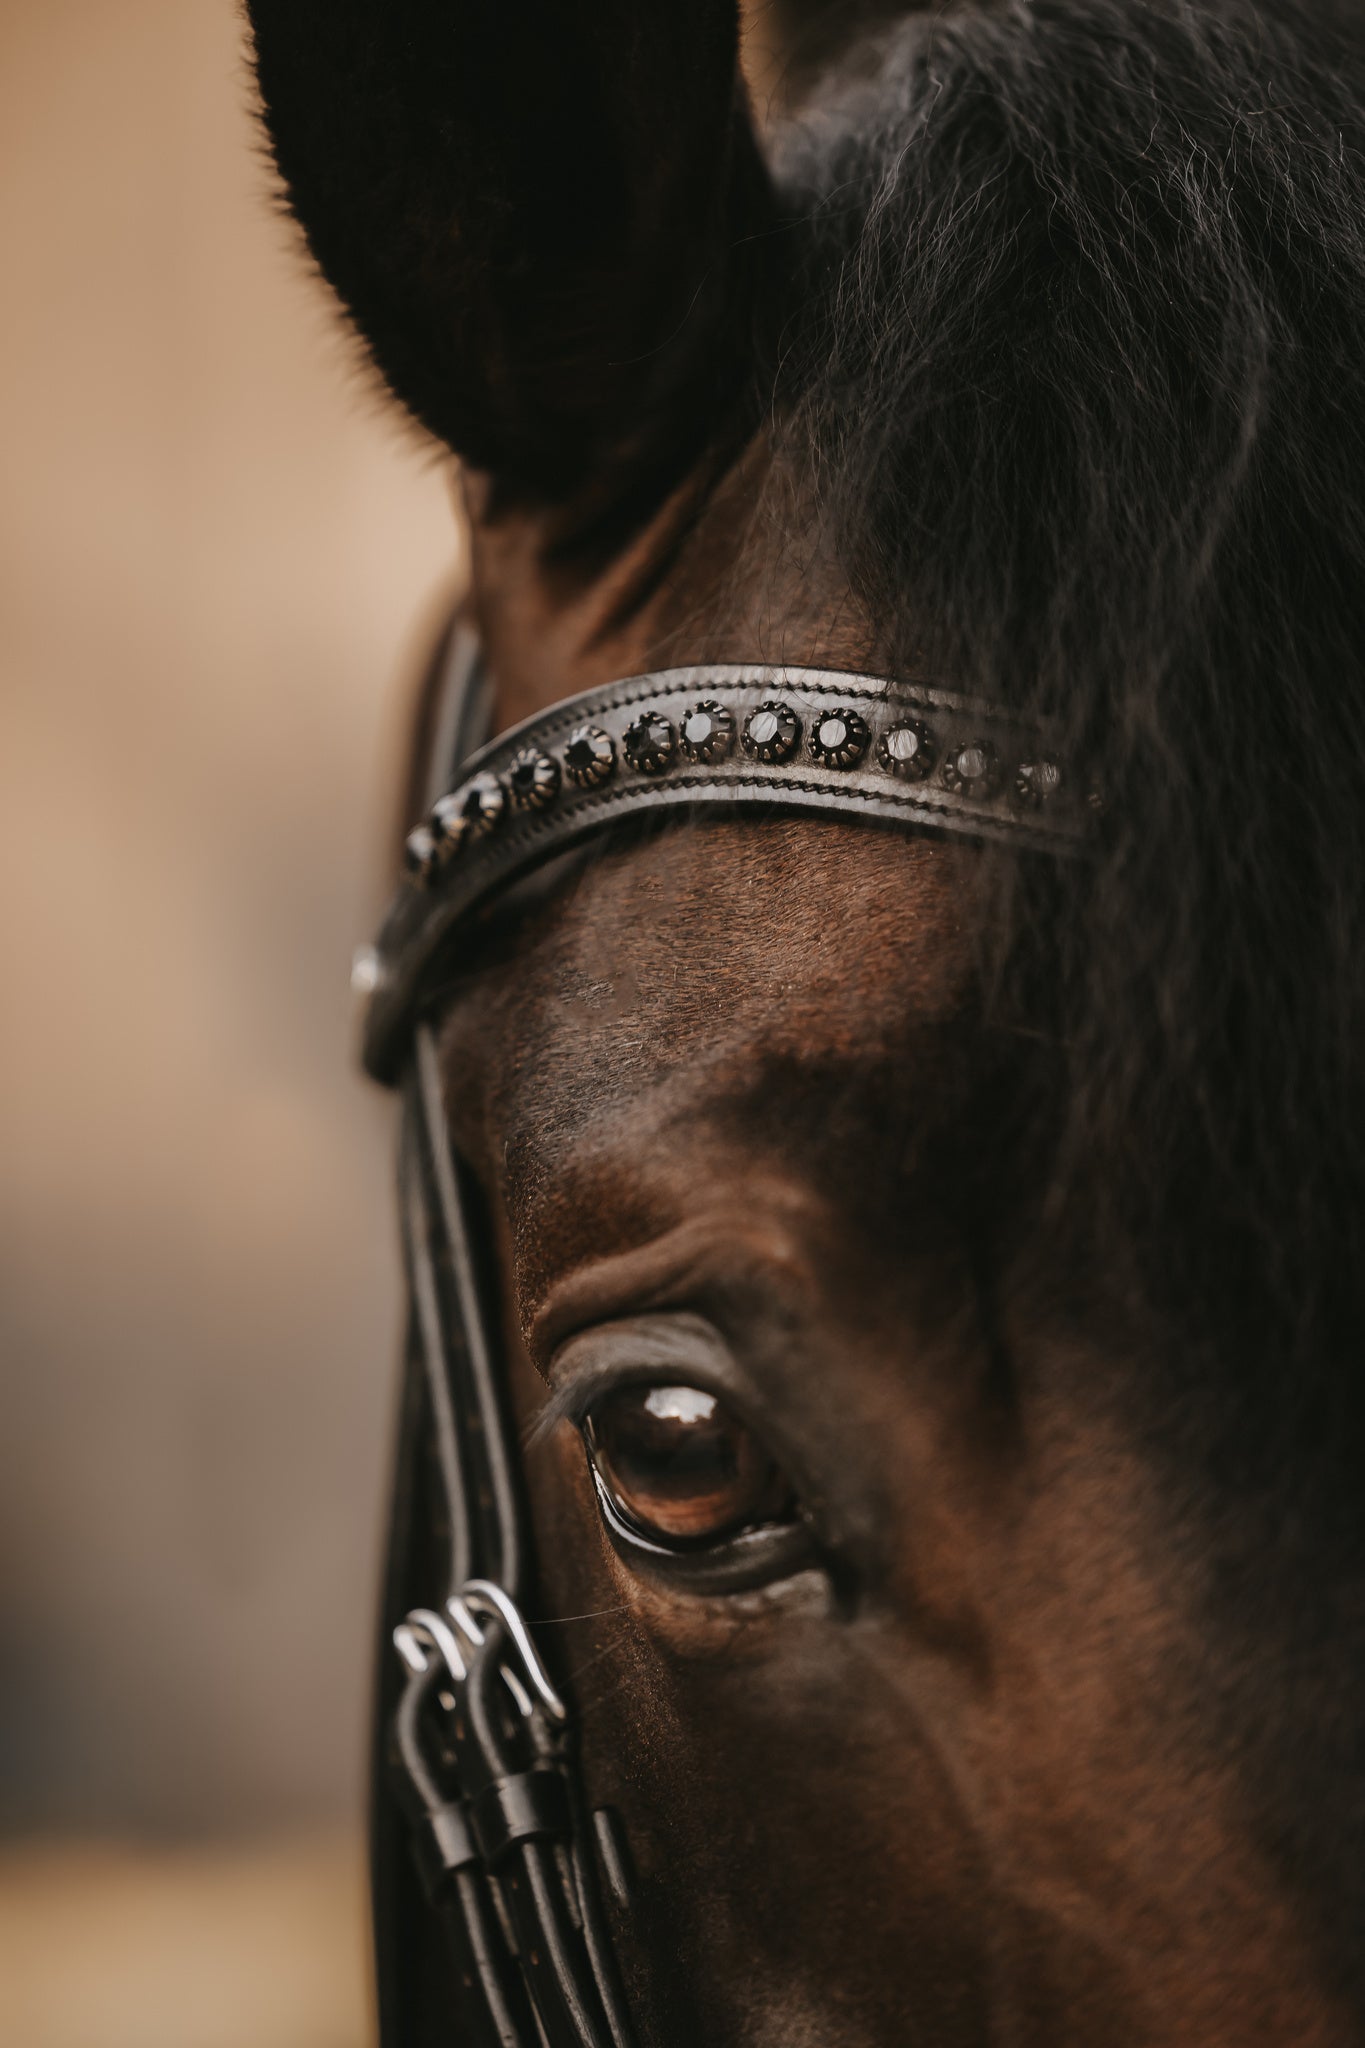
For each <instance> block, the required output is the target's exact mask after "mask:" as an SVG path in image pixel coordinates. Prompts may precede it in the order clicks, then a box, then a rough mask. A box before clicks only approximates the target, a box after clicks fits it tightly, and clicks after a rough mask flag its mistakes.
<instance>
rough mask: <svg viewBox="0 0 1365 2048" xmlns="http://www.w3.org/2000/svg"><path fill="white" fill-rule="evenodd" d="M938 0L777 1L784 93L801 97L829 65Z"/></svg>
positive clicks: (772, 25)
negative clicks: (864, 41) (880, 31)
mask: <svg viewBox="0 0 1365 2048" xmlns="http://www.w3.org/2000/svg"><path fill="white" fill-rule="evenodd" d="M934 4H935V0H772V7H771V10H770V16H769V25H768V34H769V37H770V39H771V42H772V44H773V49H774V53H775V56H776V58H777V61H778V68H779V75H780V77H781V81H782V89H783V95H784V97H785V98H786V99H787V100H789V101H798V100H799V99H800V98H801V96H802V94H803V93H804V92H805V91H806V90H808V88H809V87H810V86H811V85H812V84H813V83H814V82H815V81H816V79H818V77H819V75H820V73H821V72H822V71H823V70H824V69H825V68H826V66H827V65H830V64H836V63H838V61H839V60H840V58H842V57H843V56H845V55H846V53H847V52H848V51H849V50H851V49H853V48H854V47H855V46H856V45H857V44H858V43H859V42H861V41H862V40H863V39H864V38H865V37H866V36H868V35H869V34H875V33H876V32H877V30H879V29H884V28H889V27H890V26H891V24H892V23H893V22H896V21H900V20H902V19H903V18H904V17H905V16H906V15H908V14H922V13H924V12H926V11H927V10H928V9H929V8H930V7H932V6H933V5H934Z"/></svg>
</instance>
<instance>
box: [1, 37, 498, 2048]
mask: <svg viewBox="0 0 1365 2048" xmlns="http://www.w3.org/2000/svg"><path fill="white" fill-rule="evenodd" d="M246 105H247V94H246V89H245V84H244V78H243V68H242V57H241V31H240V27H239V24H238V21H237V19H236V14H235V10H234V7H233V6H232V5H231V0H3V4H0V247H2V249H3V268H2V269H0V276H2V277H3V284H2V285H0V450H2V451H3V454H2V456H0V931H2V932H3V954H0V959H2V961H3V982H2V983H0V991H2V992H0V1019H2V1021H0V1058H2V1060H3V1065H2V1066H0V1072H3V1077H4V1078H3V1083H0V1094H2V1100H0V1225H2V1228H0V1262H2V1265H0V1345H2V1347H3V1349H2V1351H0V1358H2V1360H3V1367H2V1369H3V1387H4V1424H3V1430H0V1819H2V1820H3V1825H4V1829H5V1832H6V1834H7V1836H8V1847H7V1848H5V1849H4V1852H3V1855H0V2040H3V2041H5V2042H6V2043H13V2044H14V2048H58V2044H60V2048H123V2044H124V2043H127V2044H128V2048H162V2044H163V2043H164V2044H165V2048H220V2044H222V2048H227V2044H228V2043H240V2044H242V2048H247V2044H250V2048H273V2044H274V2043H275V2042H277V2041H278V2042H279V2043H280V2044H281V2048H283V2044H284V2043H286V2042H287V2043H288V2044H289V2048H310V2044H313V2043H316V2048H350V2044H351V2043H353V2042H356V2041H359V2040H360V2039H361V2038H363V2028H364V2008H363V1989H362V1978H361V1966H360V1961H359V1957H360V1942H359V1903H358V1873H357V1866H356V1860H355V1855H354V1849H353V1841H354V1835H355V1829H356V1821H357V1815H358V1811H359V1797H360V1773H361V1748H362V1724H363V1716H364V1703H365V1686H366V1675H365V1674H366V1666H367V1661H368V1656H369V1628H370V1616H371V1606H372V1597H373V1588H374V1578H375V1555H376V1521H377V1514H378V1500H379V1489H380V1484H381V1468H382V1464H383V1459H384V1454H385V1442H386V1436H387V1429H388V1408H389V1383H390V1362H391V1359H392V1355H393V1347H394V1338H395V1332H396V1324H397V1292H396V1273H395V1258H394V1248H393V1233H392V1224H391V1218H390V1210H389V1205H388V1200H387V1194H388V1150H389V1142H390V1131H389V1121H388V1114H387V1107H386V1105H385V1104H384V1103H383V1102H382V1101H381V1100H380V1099H378V1097H376V1096H372V1095H370V1094H369V1093H367V1092H366V1091H365V1090H364V1089H363V1088H362V1086H361V1084H360V1083H359V1082H358V1081H357V1080H356V1079H354V1077H353V1074H352V1069H351V1046H350V1010H349V999H348V994H347V969H348V961H349V955H350V951H351V948H352V946H353V945H354V944H355V942H356V941H357V940H358V939H360V938H362V937H363V936H364V934H365V932H366V930H367V928H368V926H369V924H370V922H371V919H372V917H373V915H374V913H375V911H376V909H377V908H378V906H379V903H380V900H381V895H382V885H381V866H382V860H381V845H382V840H383V835H384V831H385V827H386V822H387V820H386V804H387V801H388V797H389V794H390V790H391V786H392V773H393V765H394V758H395V751H396V745H397V735H398V730H399V725H400V722H401V721H400V718H399V715H398V714H399V708H400V695H401V688H402V686H403V685H405V684H406V682H407V681H408V680H409V679H410V676H411V672H412V669H413V666H414V663H415V660H416V658H417V654H418V650H419V648H420V645H421V643H422V640H423V637H424V635H425V634H426V633H427V632H428V631H429V630H430V625H431V622H432V619H433V617H434V614H435V609H436V607H437V605H438V603H439V599H440V593H441V591H442V590H443V588H447V587H448V586H449V584H450V582H451V580H452V579H453V577H454V576H455V574H456V573H457V570H458V564H457V562H456V559H455V549H456V540H455V533H454V525H453V521H452V518H451V516H450V511H449V502H448V484H447V479H446V478H445V476H444V474H443V472H442V469H441V467H440V466H439V464H438V463H437V462H436V460H435V457H434V455H433V454H432V453H431V452H430V451H429V450H428V449H426V448H424V447H423V446H422V445H421V444H420V443H419V442H418V441H417V439H416V437H415V436H412V435H407V436H405V435H404V433H403V432H402V431H401V430H400V429H399V428H398V427H397V426H396V425H395V424H394V422H393V421H392V420H391V419H390V418H388V417H387V416H386V415H385V414H384V413H383V412H382V411H381V409H380V408H379V406H378V405H377V404H376V403H375V402H374V401H373V399H372V398H371V397H370V396H369V394H368V392H367V390H366V387H365V385H364V383H363V381H362V380H361V379H360V377H359V376H358V375H357V373H356V371H355V369H354V366H353V359H352V357H351V354H350V351H349V349H348V347H347V346H346V345H345V343H344V342H343V341H342V340H341V339H340V337H339V334H338V331H337V328H336V326H335V324H334V322H333V320H332V316H331V315H330V313H329V312H328V311H327V309H326V307H325V305H324V303H323V301H322V299H321V295H320V294H319V293H318V291H317V290H316V288H315V287H314V286H312V285H311V284H310V282H309V281H308V280H307V278H306V276H305V274H304V272H303V268H302V265H301V263H300V261H299V258H298V252H297V249H296V247H295V245H294V242H293V239H292V236H291V234H290V232H289V231H288V229H287V228H286V227H285V226H284V224H283V223H282V222H281V221H280V220H279V219H278V218H277V217H276V216H275V215H274V213H273V211H272V207H271V203H270V201H269V199H268V198H267V196H266V195H267V181H266V178H265V174H264V169H263V166H262V163H261V161H260V154H259V150H258V148H257V146H256V144H255V141H254V138H253V136H252V133H251V125H250V120H249V117H248V114H247V111H246ZM35 1843H38V1844H40V1845H41V1846H40V1847H35ZM97 1843H104V1844H107V1845H112V1846H106V1847H103V1848H93V1847H91V1846H90V1845H91V1844H97Z"/></svg>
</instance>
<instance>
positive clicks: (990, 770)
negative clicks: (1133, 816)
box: [364, 656, 1092, 1081]
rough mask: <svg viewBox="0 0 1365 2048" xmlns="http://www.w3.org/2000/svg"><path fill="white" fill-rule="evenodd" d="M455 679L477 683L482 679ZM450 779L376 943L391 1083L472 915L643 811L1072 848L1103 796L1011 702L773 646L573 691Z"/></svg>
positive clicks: (380, 1059)
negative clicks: (797, 819) (822, 821)
mask: <svg viewBox="0 0 1365 2048" xmlns="http://www.w3.org/2000/svg"><path fill="white" fill-rule="evenodd" d="M464 658H466V659H469V658H470V657H468V656H466V657H464ZM456 694H457V695H459V696H460V697H461V698H462V699H465V698H468V696H469V695H470V694H471V685H470V684H469V682H468V681H467V682H466V687H465V689H464V690H462V691H460V692H457V693H456ZM438 774H439V770H438ZM440 787H441V789H442V790H443V791H444V795H438V796H437V798H436V800H435V802H434V803H433V807H432V810H431V813H430V814H429V816H428V818H427V820H426V821H425V823H424V824H423V825H421V826H419V827H418V829H417V830H416V831H415V832H414V833H413V834H412V835H411V837H410V839H409V842H408V846H409V863H410V873H409V877H408V879H407V880H406V881H405V882H404V884H403V885H402V887H401V888H400V891H399V894H398V897H397V900H396V901H395V903H394V904H393V907H392V908H391V910H390V912H389V915H388V917H387V919H386V920H385V923H384V926H383V929H382V931H381V932H380V935H379V939H378V942H377V944H376V946H375V947H374V948H373V950H372V951H371V953H370V954H369V955H368V956H367V966H366V980H367V984H368V987H367V993H368V995H369V1006H368V1013H367V1017H366V1022H365V1034H364V1058H365V1064H366V1066H367V1068H368V1069H369V1071H370V1073H371V1074H373V1075H374V1076H375V1077H376V1078H377V1079H379V1080H385V1081H392V1080H393V1079H394V1078H395V1077H396V1075H397V1073H398V1071H399V1068H400V1065H401V1062H402V1057H403V1053H404V1051H405V1048H406V1043H407V1040H408V1038H409V1035H410V1031H411V1026H412V1023H413V1022H414V1021H415V1018H416V1016H417V1015H418V1014H419V1013H420V1010H421V1006H422V997H423V989H424V982H425V979H426V977H427V975H428V973H429V971H430V970H431V968H432V966H433V963H435V962H436V961H437V959H438V957H440V958H442V959H444V958H445V957H446V947H447V942H448V940H449V939H450V937H451V934H452V933H453V932H454V931H455V929H456V927H457V926H458V925H459V924H460V922H461V920H462V919H464V918H466V917H467V916H468V915H469V914H470V913H471V911H473V910H474V909H476V908H477V907H478V906H479V905H480V904H481V903H482V902H483V901H484V900H485V899H486V898H487V897H489V896H490V895H492V894H493V893H494V892H495V891H497V890H499V889H500V888H502V887H503V886H504V885H506V884H508V883H511V882H513V881H515V880H516V879H517V877H518V876H520V875H522V874H524V873H525V872H526V871H527V870H528V869H530V868H533V867H535V866H537V865H538V864H539V863H540V862H542V861H545V860H547V859H549V858H550V857H552V856H553V855H555V854H558V853H562V852H564V851H565V850H567V849H568V848H569V847H571V846H573V845H575V844H576V843H578V842H579V841H581V840H583V839H584V838H586V837H587V836H589V835H590V834H592V833H595V832H599V831H602V830H604V829H605V828H607V827H610V826H612V825H615V824H618V823H620V822H622V821H624V820H626V819H631V818H635V817H639V816H641V815H643V814H646V813H655V814H658V813H662V812H667V811H672V812H674V813H675V814H677V813H679V812H683V811H694V812H702V813H705V812H717V811H720V812H724V813H727V814H733V813H734V812H735V810H736V808H737V807H739V806H745V807H751V808H752V807H757V808H760V809H763V810H766V811H768V812H788V813H797V814H802V815H805V814H809V813H811V812H816V813H819V814H821V815H824V816H826V817H836V818H846V819H856V820H859V821H861V822H863V823H868V824H882V825H893V826H899V827H900V828H901V829H902V830H906V829H910V830H917V831H921V832H931V833H947V834H952V835H955V836H965V837H967V838H971V839H975V840H996V841H1005V842H1007V843H1010V844H1013V845H1018V846H1025V847H1031V848H1036V849H1038V850H1039V851H1043V852H1050V853H1067V852H1073V851H1075V850H1077V849H1078V848H1079V846H1080V845H1081V843H1082V841H1083V839H1084V837H1085V835H1086V833H1087V831H1088V829H1089V826H1090V821H1091V811H1092V799H1091V798H1090V795H1089V792H1088V791H1087V790H1086V789H1085V788H1084V787H1083V784H1082V782H1081V779H1080V777H1079V776H1078V775H1077V774H1076V773H1075V771H1074V769H1073V767H1072V766H1071V764H1069V763H1067V762H1065V761H1063V760H1061V759H1059V758H1058V756H1057V755H1056V753H1055V752H1054V750H1053V747H1052V745H1051V743H1050V742H1049V739H1048V736H1047V734H1046V733H1045V732H1044V731H1042V730H1040V728H1039V727H1038V726H1037V725H1036V724H1033V723H1029V722H1025V721H1023V720H1021V719H1019V718H1017V717H1016V716H1014V715H1013V714H1011V713H1010V712H1009V711H1008V710H1006V709H1004V708H1003V707H1001V706H1000V705H996V704H987V703H983V702H981V701H979V700H975V699H972V698H969V697H963V696H959V695H957V694H955V693H954V692H951V691H947V690H939V689H932V688H928V687H924V686H920V685H908V684H902V683H895V682H890V681H887V680H885V679H883V678H879V677H873V676H863V675H852V674H845V673H840V672H835V671H829V670H822V669H808V668H787V667H765V666H763V665H761V664H757V663H748V664H740V665H736V664H726V665H719V666H705V667H694V668H679V669H669V670H664V671H661V672H659V673H656V674H652V675H644V676H634V677H631V678H629V679H628V680H626V681H623V682H617V683H612V684H609V685H607V686H606V687H605V688H602V689H598V690H590V691H587V692H584V693H583V694H582V695H580V696H577V697H570V698H567V699H565V700H564V701H563V702H561V703H558V704H556V705H554V706H552V707H551V709H550V710H548V711H545V712H542V713H540V714H539V715H537V716H536V717H534V718H531V719H528V720H526V721H525V722H524V723H523V724H521V725H519V726H516V727H514V728H513V729H512V730H511V731H510V732H506V733H503V734H502V735H501V736H500V737H499V738H497V739H495V740H494V741H492V743H491V744H489V745H487V746H484V747H482V748H481V749H480V750H479V751H478V752H477V753H475V754H473V755H472V756H471V757H468V758H466V759H464V760H463V762H462V763H461V764H458V765H457V763H456V762H454V761H452V762H450V763H449V764H447V768H446V772H445V775H444V777H443V778H442V779H441V783H440Z"/></svg>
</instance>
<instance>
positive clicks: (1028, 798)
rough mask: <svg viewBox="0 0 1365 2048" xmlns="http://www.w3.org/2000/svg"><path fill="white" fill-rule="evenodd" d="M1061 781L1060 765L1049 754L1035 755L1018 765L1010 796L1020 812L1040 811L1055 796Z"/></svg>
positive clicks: (1062, 778)
mask: <svg viewBox="0 0 1365 2048" xmlns="http://www.w3.org/2000/svg"><path fill="white" fill-rule="evenodd" d="M1063 780H1064V777H1063V775H1062V770H1061V765H1060V763H1059V762H1057V761H1054V760H1053V759H1052V757H1051V755H1050V754H1037V755H1035V756H1034V758H1033V760H1031V761H1021V762H1020V763H1019V766H1018V768H1017V769H1016V770H1015V773H1014V783H1013V786H1012V788H1011V790H1010V795H1011V796H1012V797H1013V798H1014V801H1015V802H1016V803H1017V804H1018V805H1019V806H1020V808H1021V809H1022V810H1026V811H1040V810H1041V809H1042V808H1043V805H1044V804H1046V803H1050V802H1051V800H1052V798H1053V797H1054V796H1056V794H1057V792H1058V790H1059V789H1060V788H1061V786H1062V782H1063Z"/></svg>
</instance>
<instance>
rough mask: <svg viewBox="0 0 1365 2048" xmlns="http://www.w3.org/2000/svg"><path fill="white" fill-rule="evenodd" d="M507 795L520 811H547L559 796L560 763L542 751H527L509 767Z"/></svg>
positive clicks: (518, 754) (514, 758) (524, 748)
mask: <svg viewBox="0 0 1365 2048" xmlns="http://www.w3.org/2000/svg"><path fill="white" fill-rule="evenodd" d="M507 792H508V795H509V796H510V797H511V799H512V802H513V803H514V804H515V805H516V807H517V809H518V810H520V811H546V810H548V809H549V807H550V805H551V804H552V803H553V802H554V800H555V798H556V797H557V796H558V795H559V763H558V761H556V760H554V759H552V758H551V756H550V755H549V754H542V753H541V751H540V748H539V747H523V748H522V749H521V751H520V752H519V753H516V754H513V756H512V759H511V760H510V762H509V763H508V766H507Z"/></svg>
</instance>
